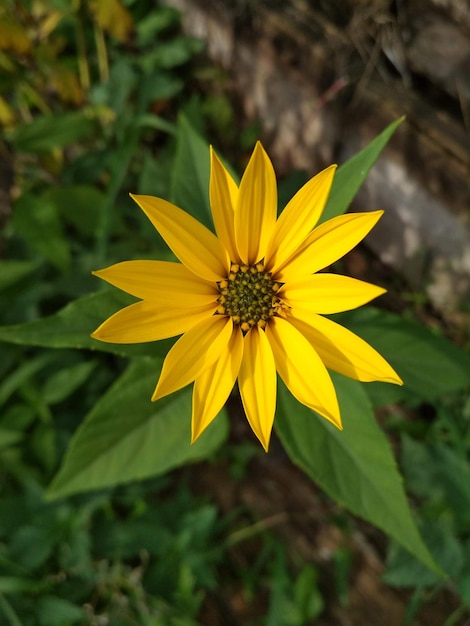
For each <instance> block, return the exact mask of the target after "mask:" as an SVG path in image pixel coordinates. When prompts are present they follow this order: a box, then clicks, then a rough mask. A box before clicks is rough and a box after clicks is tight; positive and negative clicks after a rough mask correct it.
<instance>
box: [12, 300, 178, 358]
mask: <svg viewBox="0 0 470 626" xmlns="http://www.w3.org/2000/svg"><path fill="white" fill-rule="evenodd" d="M132 302H135V298H132V297H130V296H128V295H127V294H125V293H123V292H122V291H118V290H116V289H114V290H111V291H100V292H98V293H94V294H91V295H89V296H85V297H83V298H79V299H78V300H75V301H74V302H71V303H70V304H68V305H67V306H65V307H64V308H63V309H61V310H60V311H59V312H58V313H56V314H54V315H51V316H49V317H44V318H42V319H38V320H33V321H32V322H26V323H25V324H17V325H13V326H0V341H6V342H8V343H15V344H20V345H27V346H42V347H45V348H81V349H84V348H85V349H89V350H99V351H101V352H112V353H114V354H119V355H126V356H138V355H149V356H156V355H159V354H165V353H166V352H167V351H168V346H169V345H171V343H170V344H169V342H167V341H158V342H153V343H145V344H138V345H123V344H113V343H104V342H102V341H97V340H95V339H92V338H91V337H90V333H91V332H93V331H94V330H95V329H96V328H97V327H98V326H99V325H100V324H101V323H102V322H103V320H105V319H106V318H107V317H109V316H110V315H112V314H113V313H115V312H116V311H118V310H119V309H121V308H122V307H123V306H126V305H128V304H131V303H132Z"/></svg>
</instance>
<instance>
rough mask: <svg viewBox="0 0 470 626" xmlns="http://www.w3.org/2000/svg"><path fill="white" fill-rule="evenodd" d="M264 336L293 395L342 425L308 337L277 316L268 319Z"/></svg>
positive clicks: (329, 384) (330, 385) (333, 394)
mask: <svg viewBox="0 0 470 626" xmlns="http://www.w3.org/2000/svg"><path fill="white" fill-rule="evenodd" d="M266 337H267V338H268V340H269V343H270V345H271V348H272V351H273V354H274V360H275V362H276V369H277V371H278V372H279V375H280V377H281V378H282V380H283V381H284V383H285V385H286V387H287V388H288V389H289V391H290V392H291V394H292V395H293V396H294V398H297V400H298V401H299V402H301V403H302V404H305V406H308V407H309V408H310V409H313V410H314V411H316V412H317V413H319V414H320V415H322V416H323V417H325V418H326V419H327V420H329V421H330V422H332V423H333V424H334V425H335V426H337V427H338V428H340V429H341V428H342V426H341V415H340V411H339V406H338V400H337V398H336V391H335V388H334V385H333V383H332V381H331V378H330V375H329V374H328V372H327V371H326V368H325V366H324V364H323V362H322V360H321V359H320V357H319V356H318V354H317V353H316V352H315V350H314V349H313V347H312V345H311V344H310V343H309V342H308V340H307V339H306V338H305V337H304V336H303V335H302V334H301V333H300V332H299V331H298V330H297V329H296V328H295V327H294V326H292V324H290V323H289V322H288V321H286V320H284V319H282V318H280V317H274V318H272V319H271V320H270V322H269V324H268V326H267V328H266Z"/></svg>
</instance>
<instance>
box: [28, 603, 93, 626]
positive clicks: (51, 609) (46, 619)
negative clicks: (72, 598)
mask: <svg viewBox="0 0 470 626" xmlns="http://www.w3.org/2000/svg"><path fill="white" fill-rule="evenodd" d="M36 610H37V617H38V620H39V624H40V625H41V626H69V625H70V624H74V623H75V622H82V623H83V621H82V620H84V619H85V611H84V609H82V608H81V607H79V606H77V605H76V604H73V603H72V602H69V600H64V599H63V598H58V597H57V596H42V597H41V598H39V600H38V602H37V607H36Z"/></svg>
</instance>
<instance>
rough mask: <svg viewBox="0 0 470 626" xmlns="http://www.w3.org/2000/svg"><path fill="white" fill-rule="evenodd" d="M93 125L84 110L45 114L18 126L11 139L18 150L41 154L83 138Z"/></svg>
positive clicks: (94, 124) (87, 134)
mask: <svg viewBox="0 0 470 626" xmlns="http://www.w3.org/2000/svg"><path fill="white" fill-rule="evenodd" d="M95 127H96V123H95V120H94V119H93V117H91V116H90V115H89V114H88V113H87V112H84V111H77V112H72V113H62V114H56V115H47V116H43V117H38V118H37V119H36V120H34V121H33V122H31V123H30V124H26V125H22V126H19V127H18V128H17V129H16V130H15V131H14V134H13V136H12V140H13V143H14V146H15V148H16V150H18V151H20V152H31V153H33V154H41V153H43V152H49V151H51V150H53V149H54V148H63V147H64V146H68V145H69V144H71V143H75V142H76V141H80V140H82V139H85V138H86V137H88V136H89V135H91V133H92V132H93V130H94V129H95Z"/></svg>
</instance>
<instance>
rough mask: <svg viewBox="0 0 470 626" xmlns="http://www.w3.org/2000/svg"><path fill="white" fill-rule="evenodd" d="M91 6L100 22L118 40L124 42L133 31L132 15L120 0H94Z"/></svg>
mask: <svg viewBox="0 0 470 626" xmlns="http://www.w3.org/2000/svg"><path fill="white" fill-rule="evenodd" d="M90 7H91V9H92V11H93V12H94V14H95V16H96V19H97V21H98V24H99V25H100V26H101V28H102V29H103V30H105V31H107V32H108V33H109V34H110V35H111V36H112V37H114V38H115V39H117V40H118V41H121V42H124V41H126V40H127V39H128V37H129V35H130V34H131V32H132V28H133V23H132V17H131V14H130V13H129V11H128V10H127V9H126V7H125V6H124V5H123V4H122V3H121V2H119V0H93V2H90Z"/></svg>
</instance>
